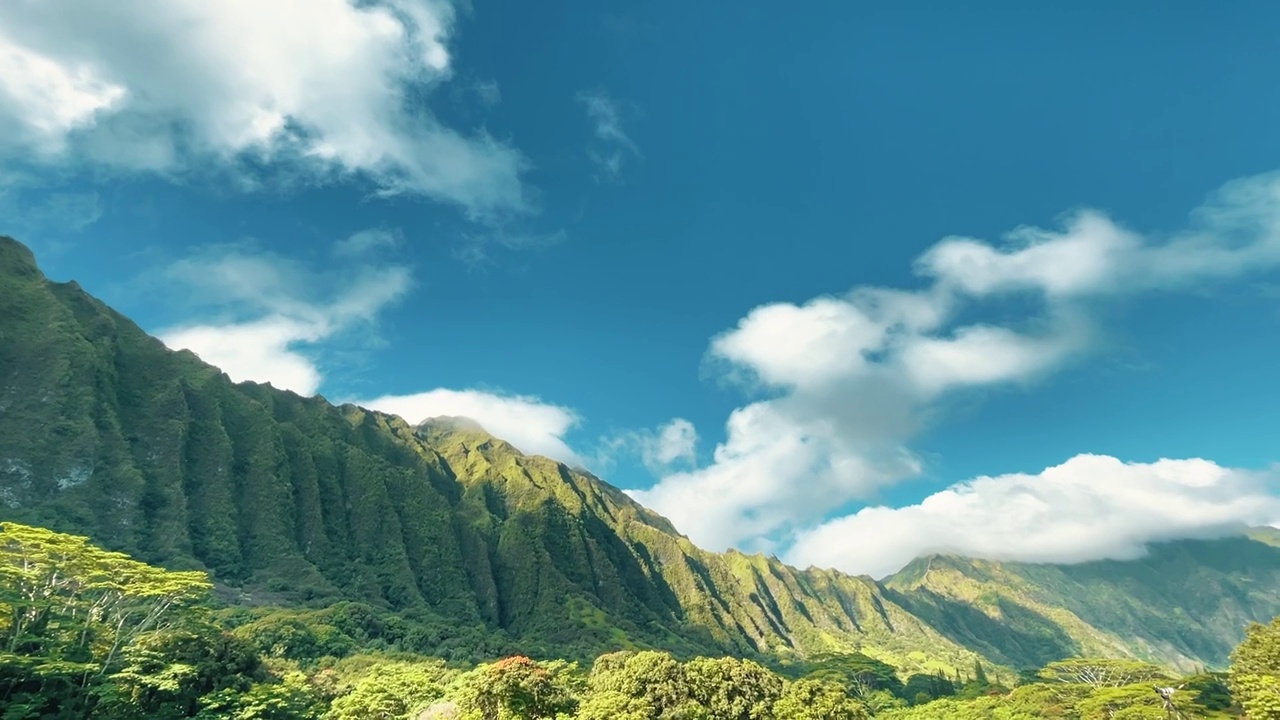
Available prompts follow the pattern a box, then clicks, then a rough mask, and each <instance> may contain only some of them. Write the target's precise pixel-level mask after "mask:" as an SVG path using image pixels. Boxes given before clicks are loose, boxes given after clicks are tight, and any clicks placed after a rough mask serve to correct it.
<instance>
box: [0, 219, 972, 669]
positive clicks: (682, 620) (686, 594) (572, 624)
mask: <svg viewBox="0 0 1280 720" xmlns="http://www.w3.org/2000/svg"><path fill="white" fill-rule="evenodd" d="M0 517H3V518H5V519H12V520H16V521H19V522H25V523H30V524H38V525H43V526H46V527H50V528H52V529H55V530H60V531H71V532H80V533H85V534H88V535H90V536H91V537H93V538H94V539H95V540H97V541H98V542H101V543H103V544H105V545H107V546H108V547H110V548H112V549H117V550H122V551H125V552H128V553H131V554H133V555H135V556H137V557H139V558H141V559H143V560H145V561H148V562H153V563H159V564H163V565H166V566H169V567H181V568H201V569H207V570H209V571H210V572H211V573H212V575H213V577H214V578H215V580H216V581H217V582H218V583H220V585H221V586H222V587H223V588H224V592H225V593H226V594H227V596H228V597H231V598H234V599H236V600H238V601H240V602H275V603H311V604H323V603H326V602H330V601H333V600H336V599H340V598H355V599H360V600H365V601H371V602H375V603H377V604H380V605H383V606H385V607H387V608H391V609H396V610H407V609H414V610H424V611H428V612H430V613H433V614H434V615H436V616H438V617H439V618H441V619H442V620H443V621H447V623H453V624H463V625H474V626H483V627H484V628H487V629H488V630H490V631H499V630H500V631H501V632H502V633H504V634H506V635H507V636H510V637H512V638H515V639H516V640H518V641H519V642H520V643H521V645H522V646H523V647H525V648H528V649H532V650H538V649H541V650H544V651H545V652H548V653H550V652H556V653H566V652H570V653H573V654H594V653H597V652H600V651H602V650H606V649H616V648H618V647H627V646H632V645H637V646H660V647H665V648H669V649H672V650H676V651H678V652H684V653H696V652H717V653H719V652H733V653H738V654H753V653H758V652H781V653H784V654H794V653H799V654H804V653H808V652H813V651H815V650H824V649H855V648H858V647H863V648H864V649H867V650H868V651H869V652H872V653H880V654H882V655H885V656H889V657H895V658H897V657H901V658H908V659H911V660H912V661H913V662H916V663H917V664H918V665H920V666H921V667H923V665H924V663H925V661H926V660H927V661H929V662H931V663H933V664H937V665H939V666H942V667H948V668H949V667H956V666H968V665H969V664H971V662H972V660H973V659H975V658H976V656H975V655H973V654H972V653H969V652H968V651H966V650H964V649H963V648H961V647H959V646H958V645H956V644H955V643H951V642H949V641H947V640H946V639H945V638H944V637H942V636H941V635H940V634H938V633H936V632H934V631H933V630H931V629H930V628H928V627H926V626H925V625H924V624H923V623H921V622H919V621H918V620H916V619H915V618H914V617H912V616H911V615H910V614H908V613H906V612H904V611H903V610H902V609H901V608H898V607H896V606H894V605H893V604H892V603H889V602H887V601H885V600H884V598H883V597H881V594H880V589H879V587H878V586H876V585H875V584H874V583H872V582H870V581H868V580H860V579H856V578H848V577H844V576H840V575H837V574H834V573H819V572H810V573H802V572H799V571H796V570H794V569H791V568H787V567H785V566H783V565H781V563H779V562H778V561H777V560H772V559H765V558H760V557H757V558H747V557H744V556H741V555H718V554H715V553H708V552H704V551H702V550H700V549H698V548H696V547H695V546H694V545H693V544H692V543H690V542H689V540H688V539H687V538H685V537H683V536H681V535H679V534H678V533H677V532H676V531H675V529H674V528H673V527H672V526H671V524H670V523H669V522H667V521H666V520H665V519H663V518H661V517H659V516H657V515H655V514H654V513H652V512H650V511H649V510H647V509H645V508H643V507H641V506H640V505H638V504H636V503H635V502H634V501H632V500H631V499H630V498H629V497H628V496H626V495H625V494H624V493H622V492H621V491H619V490H617V489H616V488H613V487H611V486H609V485H608V484H606V483H604V482H602V481H600V480H599V479H597V478H595V477H592V476H590V475H588V474H586V473H582V472H578V471H575V470H571V469H570V468H568V467H566V466H564V465H562V464H559V463H556V462H554V461H551V460H549V459H546V458H542V457H530V456H525V455H523V454H521V453H520V452H519V451H517V450H516V449H515V448H513V447H511V446H510V445H508V444H507V443H505V442H502V441H501V440H498V439H495V438H493V437H491V436H489V435H487V434H485V433H484V432H483V431H481V430H478V429H477V428H475V427H474V426H468V425H467V424H465V423H459V422H456V421H455V422H449V421H442V422H435V423H428V424H424V425H423V426H420V427H412V426H410V425H409V424H407V423H405V422H404V421H403V420H401V419H399V418H396V417H392V416H388V415H383V414H380V413H374V412H369V411H366V410H363V409H360V408H357V407H354V406H343V407H335V406H333V405H331V404H329V403H327V402H326V401H325V400H323V399H322V398H302V397H299V396H297V395H295V394H293V393H290V392H284V391H279V390H275V389H273V388H271V387H270V386H267V385H258V384H254V383H242V384H234V383H232V382H231V381H230V380H229V379H228V378H227V377H226V375H224V374H222V373H221V372H220V371H218V370H217V369H216V368H213V367H210V366H208V365H206V364H204V363H202V362H201V361H200V360H199V359H198V358H197V357H196V356H194V355H193V354H191V353H189V352H172V351H170V350H168V349H166V348H165V347H164V346H163V345H162V344H161V343H160V342H159V341H157V340H155V339H154V338H151V337H149V336H147V335H146V334H145V333H144V332H142V331H141V330H140V329H139V328H138V327H137V326H136V325H134V324H133V323H132V322H130V321H129V320H127V319H126V318H124V317H122V316H120V315H119V314H117V313H115V312H114V311H112V310H111V309H109V308H107V307H106V306H104V305H103V304H101V303H100V302H98V301H97V300H95V299H93V298H92V297H90V296H88V295H87V294H85V293H84V292H83V291H81V290H80V288H79V287H77V286H76V285H75V284H74V283H70V284H56V283H50V282H47V281H46V280H45V279H44V278H43V276H42V275H41V274H40V272H39V270H38V269H37V268H36V265H35V262H34V259H33V258H32V257H31V254H30V253H29V251H27V249H26V248H25V247H23V246H21V245H20V244H18V243H17V242H16V241H13V240H8V239H5V240H0ZM447 623H446V624H447ZM872 641H873V642H872ZM869 643H870V644H869ZM925 648H928V649H929V652H928V653H921V652H919V651H921V650H923V649H925ZM913 652H914V653H915V654H914V655H912V653H913Z"/></svg>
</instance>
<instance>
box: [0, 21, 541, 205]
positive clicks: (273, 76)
mask: <svg viewBox="0 0 1280 720" xmlns="http://www.w3.org/2000/svg"><path fill="white" fill-rule="evenodd" d="M454 15H455V13H454V10H453V7H452V5H451V4H450V3H449V2H447V1H446V0H374V1H371V2H355V1H354V0H221V1H220V2H203V1H202V0H119V1H118V2H107V3H103V2H96V1H95V0H44V1H43V2H23V1H19V2H6V3H0V138H3V140H0V152H3V153H5V154H8V155H10V156H15V155H16V156H24V157H25V159H27V160H30V161H35V162H44V163H48V162H53V161H60V162H72V161H80V160H87V161H95V162H97V163H100V164H105V165H107V166H112V167H124V168H128V169H135V170H156V171H163V172H176V171H181V170H183V169H185V168H186V166H189V165H192V164H195V163H197V162H199V161H202V160H219V161H222V162H223V164H227V163H230V164H232V165H234V164H235V161H237V160H239V159H242V158H250V157H251V158H254V159H255V160H257V161H261V160H267V161H274V162H276V163H278V164H282V165H286V166H289V167H291V168H294V169H297V168H299V167H304V168H308V169H309V170H311V171H315V172H320V173H329V172H338V173H354V174H358V175H361V176H364V177H367V178H369V179H371V180H372V181H374V182H375V183H376V184H377V185H378V186H379V187H380V188H381V190H382V191H383V192H387V193H399V192H408V193H421V194H424V195H427V196H430V197H433V198H436V199H440V200H444V201H448V202H452V203H456V204H457V205H459V206H461V207H462V208H464V209H465V210H466V211H467V212H468V213H470V214H471V215H472V216H475V217H491V216H495V215H501V214H505V213H509V212H513V211H521V210H523V209H524V208H525V201H524V196H523V192H522V187H521V183H520V180H519V174H520V172H521V170H522V168H523V166H524V161H523V160H522V159H521V157H520V155H519V154H518V153H517V152H516V151H515V150H513V149H512V148H510V147H507V146H506V145H503V144H501V143H499V142H497V141H496V140H494V139H492V138H490V137H489V136H487V135H484V134H477V135H472V136H464V135H462V134H460V133H459V132H457V131H455V130H452V129H450V128H447V127H445V126H444V125H442V124H441V123H440V121H439V120H438V119H436V118H435V117H434V116H433V115H431V114H430V113H429V112H428V111H427V110H426V108H425V106H423V104H422V103H421V102H420V100H417V99H416V98H418V97H420V96H421V94H422V93H423V91H430V89H431V88H432V87H433V86H434V85H437V84H439V83H441V82H443V81H445V80H447V79H448V78H449V76H450V73H451V67H450V56H449V51H448V49H447V47H446V43H447V42H448V39H449V35H450V33H451V31H452V27H453V24H454ZM29 150H34V153H35V154H34V155H30V154H29V153H27V151H29Z"/></svg>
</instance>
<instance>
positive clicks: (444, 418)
mask: <svg viewBox="0 0 1280 720" xmlns="http://www.w3.org/2000/svg"><path fill="white" fill-rule="evenodd" d="M418 427H419V428H422V429H423V430H439V431H444V432H460V433H482V434H485V435H489V434H490V433H489V431H488V430H485V429H484V426H483V425H481V424H480V423H479V422H477V421H475V420H472V419H471V418H469V417H462V416H460V415H437V416H436V417H429V418H427V419H426V420H423V421H422V422H420V423H418Z"/></svg>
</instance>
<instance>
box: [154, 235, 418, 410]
mask: <svg viewBox="0 0 1280 720" xmlns="http://www.w3.org/2000/svg"><path fill="white" fill-rule="evenodd" d="M360 242H362V241H360ZM360 242H356V243H354V245H359V244H360ZM352 246H353V243H352V240H351V239H350V238H348V239H347V240H346V241H343V243H339V244H338V245H337V246H336V247H337V248H350V247H352ZM163 279H164V281H166V282H168V283H170V284H171V285H173V286H176V287H181V288H182V289H183V292H184V294H186V295H187V296H189V297H190V298H191V299H192V301H193V302H195V303H196V304H197V305H199V306H201V307H203V308H206V309H209V308H213V309H214V311H215V312H213V313H210V314H215V315H216V316H217V318H216V319H215V320H212V321H204V322H191V323H184V324H180V325H177V326H174V327H169V328H166V329H163V330H161V331H159V332H158V333H157V336H158V337H159V338H160V340H161V341H162V342H164V343H165V345H167V346H169V347H171V348H174V349H186V350H191V351H192V352H194V353H196V354H197V355H199V356H200V358H201V359H203V360H204V361H205V362H208V363H210V364H212V365H215V366H217V367H219V368H221V369H222V370H223V371H224V372H226V373H227V374H228V375H229V376H231V379H233V380H235V381H237V382H240V381H245V380H253V381H257V382H269V383H271V384H272V385H273V386H275V387H278V388H282V389H287V390H292V391H294V392H296V393H299V394H301V395H311V394H314V393H315V392H316V390H318V389H319V388H320V386H321V384H322V382H323V379H324V376H323V373H322V372H321V370H320V368H319V366H318V365H317V363H316V361H315V359H314V352H315V351H316V349H317V347H318V344H320V343H322V342H324V341H328V340H332V339H333V338H334V337H335V336H337V335H339V334H341V333H343V332H346V331H349V330H351V329H353V328H355V327H357V326H360V325H367V324H368V323H371V322H373V321H374V320H375V319H376V317H377V315H378V313H379V312H380V311H381V310H382V309H383V308H385V307H386V306H387V305H388V304H390V303H392V302H394V301H396V300H398V299H399V298H401V297H402V296H403V295H404V294H405V292H406V291H408V289H409V287H410V284H411V278H410V272H409V269H408V268H406V267H403V266H400V265H393V264H381V265H380V264H374V263H364V262H352V263H349V264H347V265H346V266H344V267H343V272H342V274H341V275H333V274H324V273H315V272H311V271H309V270H307V269H306V268H305V267H303V266H301V265H299V264H297V263H295V262H293V261H290V260H288V259H285V258H282V257H279V256H275V255H271V254H267V253H258V252H253V251H251V250H249V249H246V248H243V247H236V246H222V247H215V248H210V249H208V250H206V251H205V252H204V253H202V254H199V255H196V256H193V257H190V258H186V259H183V260H180V261H178V262H175V263H173V264H171V265H170V266H169V267H168V268H166V269H165V271H164V273H163ZM327 298H335V299H333V300H329V299H327Z"/></svg>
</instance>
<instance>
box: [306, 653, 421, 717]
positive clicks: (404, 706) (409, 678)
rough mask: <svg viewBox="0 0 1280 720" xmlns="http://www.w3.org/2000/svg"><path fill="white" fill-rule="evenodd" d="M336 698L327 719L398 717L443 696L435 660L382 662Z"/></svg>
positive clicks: (419, 708)
mask: <svg viewBox="0 0 1280 720" xmlns="http://www.w3.org/2000/svg"><path fill="white" fill-rule="evenodd" d="M376 668H377V669H376V672H371V673H369V674H367V675H365V676H363V677H362V678H360V679H359V680H358V681H357V682H356V683H355V684H354V686H353V687H352V688H351V689H350V690H349V691H348V692H346V693H345V694H343V695H341V696H339V697H338V698H336V699H335V700H334V701H333V703H332V705H331V706H330V708H329V712H328V713H326V714H325V718H326V720H400V719H401V718H405V717H407V716H408V715H409V714H410V713H411V712H413V711H414V710H421V709H423V708H425V707H426V706H428V705H430V704H431V703H432V701H435V700H437V699H439V698H441V697H443V696H444V686H443V685H442V683H441V680H442V679H443V677H444V673H442V672H441V668H440V666H439V665H437V664H434V663H411V662H395V661H392V662H383V663H379V664H378V665H377V666H376Z"/></svg>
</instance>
